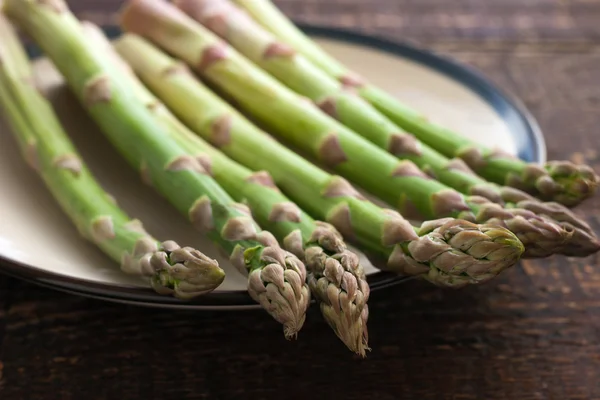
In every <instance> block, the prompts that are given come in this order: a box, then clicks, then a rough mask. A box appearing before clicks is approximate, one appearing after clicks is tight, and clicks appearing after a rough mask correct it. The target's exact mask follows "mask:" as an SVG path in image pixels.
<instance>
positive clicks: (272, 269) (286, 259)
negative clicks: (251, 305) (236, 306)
mask: <svg viewBox="0 0 600 400" xmlns="http://www.w3.org/2000/svg"><path fill="white" fill-rule="evenodd" d="M269 243H270V244H271V245H270V246H267V247H262V246H260V247H257V248H250V249H247V250H246V251H244V254H243V258H244V264H245V265H246V266H250V267H249V269H250V273H249V275H248V293H249V294H250V296H251V297H252V298H253V299H254V300H255V301H256V302H258V303H259V304H260V305H261V306H262V307H263V308H264V309H265V310H266V311H267V312H268V313H269V314H270V315H271V316H272V317H273V318H274V319H275V320H276V321H277V322H279V323H281V324H282V325H283V333H284V335H285V338H286V339H288V340H291V339H295V338H296V337H297V336H298V332H299V331H300V329H302V326H303V325H304V321H305V319H306V310H307V309H308V305H309V303H310V290H309V288H308V285H307V284H306V267H305V266H304V264H303V263H302V262H301V261H300V260H299V259H298V257H296V256H295V255H294V254H292V253H289V252H287V251H285V250H283V249H281V248H280V247H279V246H278V245H277V242H276V241H274V240H271V241H269ZM253 265H257V267H252V266H253Z"/></svg>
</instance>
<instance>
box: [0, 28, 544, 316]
mask: <svg viewBox="0 0 600 400" xmlns="http://www.w3.org/2000/svg"><path fill="white" fill-rule="evenodd" d="M294 23H295V24H296V25H297V26H298V27H299V28H300V29H301V30H303V31H304V32H305V33H307V34H309V35H312V36H317V37H322V38H326V39H332V40H338V41H342V42H346V43H351V44H357V45H361V46H365V47H369V48H374V49H376V50H379V51H384V52H387V53H390V54H392V55H393V56H395V57H400V58H405V59H409V60H411V61H414V62H418V63H420V64H422V65H423V66H424V67H427V68H431V69H433V70H435V71H437V72H439V73H443V74H445V75H446V76H448V77H449V78H450V79H452V80H454V81H457V82H458V83H460V84H461V85H462V86H465V87H466V88H468V89H469V90H471V91H472V92H474V93H475V94H477V95H479V96H480V97H481V98H482V99H483V100H484V101H485V102H486V103H488V104H489V105H490V106H491V107H492V108H493V109H494V111H496V112H497V113H498V114H499V116H500V118H501V119H502V120H503V121H505V123H507V124H508V125H509V127H510V128H511V129H510V132H511V133H513V134H514V127H513V125H514V122H513V123H510V119H509V118H510V117H507V116H506V114H505V113H507V112H508V113H511V116H512V118H515V117H516V118H517V119H518V120H519V121H520V124H521V127H520V128H519V131H521V132H525V133H526V134H527V136H528V137H529V141H530V142H531V143H532V144H533V146H534V148H533V154H532V155H531V156H530V157H528V158H529V159H530V161H533V162H539V163H542V162H545V161H546V144H545V140H544V137H543V134H542V131H541V129H540V126H539V125H538V123H537V121H536V119H535V117H534V116H533V115H532V114H531V113H530V112H529V110H528V109H527V107H526V106H525V104H524V103H523V102H522V101H521V100H520V99H519V98H518V97H517V96H515V95H513V94H510V93H508V92H506V91H505V90H503V89H501V88H500V87H498V86H497V85H496V84H495V83H493V82H492V81H491V80H490V78H488V77H486V76H484V75H483V73H482V72H479V71H478V70H476V69H475V68H473V67H471V66H469V65H466V64H462V63H460V62H458V61H455V60H454V59H452V58H450V57H449V56H446V55H440V54H437V53H435V52H434V51H433V50H431V49H428V48H424V47H421V46H419V45H415V44H413V43H409V42H407V41H402V40H395V39H394V40H391V39H387V38H382V37H379V36H377V35H374V34H370V33H364V32H361V31H358V30H349V29H344V28H338V27H330V26H325V25H319V24H311V23H306V22H300V21H294ZM102 28H103V29H104V30H105V32H106V33H107V34H108V35H109V36H116V35H119V34H120V32H121V31H120V29H119V28H118V27H117V26H114V25H107V26H103V27H102ZM27 52H28V53H29V55H30V57H32V58H36V57H37V56H39V51H38V50H37V48H36V47H35V46H34V45H32V44H29V45H28V46H27ZM499 107H501V108H500V109H499ZM0 273H3V274H5V275H7V276H11V277H13V278H17V279H20V280H23V281H26V282H29V283H33V284H36V285H38V286H42V287H46V288H50V289H54V290H57V291H61V292H66V293H70V294H75V295H79V296H82V297H87V298H94V299H99V300H103V301H109V302H117V303H124V304H130V305H137V306H148V307H155V308H175V309H184V310H248V309H258V308H260V305H259V304H257V303H256V302H254V300H252V298H251V297H250V296H249V295H248V293H247V292H246V291H242V290H239V291H231V290H228V291H218V292H212V293H209V294H207V295H204V296H200V297H199V298H197V299H194V300H192V301H184V300H179V299H176V298H174V297H170V296H162V295H159V294H157V293H155V292H154V291H153V290H152V289H151V288H149V287H148V288H144V287H139V286H134V285H115V284H108V283H103V282H98V281H93V280H87V279H81V278H74V277H72V276H69V275H66V274H62V273H60V272H49V271H47V270H44V269H41V268H39V267H37V266H34V265H29V264H26V263H23V262H19V261H14V260H10V259H8V258H7V257H6V256H4V255H2V254H0ZM413 279H414V278H412V277H406V276H399V275H396V274H392V273H390V272H385V271H381V272H378V273H375V274H372V275H369V276H368V281H369V285H370V287H371V291H376V290H381V289H384V288H388V287H391V286H396V285H398V284H400V283H403V282H407V281H410V280H413Z"/></svg>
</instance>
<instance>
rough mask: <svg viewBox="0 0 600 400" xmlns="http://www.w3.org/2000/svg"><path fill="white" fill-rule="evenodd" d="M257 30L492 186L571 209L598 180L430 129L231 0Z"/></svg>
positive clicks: (283, 26)
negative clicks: (260, 28)
mask: <svg viewBox="0 0 600 400" xmlns="http://www.w3.org/2000/svg"><path fill="white" fill-rule="evenodd" d="M234 1H235V2H236V3H237V5H239V6H240V7H242V8H243V9H245V10H246V11H247V12H248V13H249V14H250V15H252V17H253V18H254V19H255V20H256V21H258V22H259V23H260V24H261V25H263V26H264V27H265V28H267V29H268V30H269V31H271V32H272V33H273V34H275V35H276V36H277V37H278V38H279V39H280V40H282V41H283V42H284V43H287V44H288V45H289V46H291V47H293V48H294V49H296V50H297V51H299V52H300V53H302V54H303V55H304V56H305V57H306V58H308V59H309V60H311V61H312V62H313V63H314V64H315V65H317V66H318V67H320V68H321V69H322V70H323V71H324V72H326V73H327V74H329V75H330V76H332V77H334V78H336V79H338V80H339V82H341V83H342V84H343V85H345V86H348V87H352V88H355V89H356V90H357V92H358V93H359V94H360V96H361V97H362V98H364V99H365V100H367V101H368V102H370V103H371V104H373V105H374V106H375V107H376V108H377V109H379V110H380V111H381V112H383V113H384V114H386V115H387V116H388V117H389V118H391V119H392V120H393V121H394V122H396V123H397V124H398V125H400V126H401V127H403V128H404V129H406V130H407V131H408V132H411V133H412V134H414V135H415V136H416V137H418V138H419V139H421V140H422V141H423V142H424V143H426V144H428V145H429V146H431V147H432V148H434V149H436V150H438V151H439V152H441V153H442V154H444V155H446V156H447V157H450V158H453V157H459V158H461V159H463V160H464V161H465V162H466V163H467V164H468V165H469V166H470V167H471V168H472V169H473V170H475V171H476V172H477V173H478V174H479V175H481V176H483V177H485V178H486V179H488V180H490V181H493V182H496V183H498V184H502V185H506V186H512V187H515V188H517V189H521V190H524V191H526V192H528V193H530V194H533V195H535V196H537V197H539V198H541V199H543V200H552V201H555V202H559V203H562V204H564V205H567V206H575V205H577V204H579V203H580V202H582V201H583V200H585V199H587V198H589V197H591V196H592V195H593V194H594V192H595V190H596V188H597V187H598V184H599V182H600V178H599V177H598V175H597V174H596V173H595V172H594V170H593V169H592V168H591V167H589V166H587V165H576V164H574V163H571V162H568V161H550V162H548V163H546V165H544V166H539V165H537V164H534V163H527V162H525V161H523V160H520V159H518V158H516V157H514V156H512V155H511V154H507V153H505V152H503V151H500V150H497V149H489V148H486V147H484V146H482V145H480V144H477V143H475V142H473V141H471V140H469V139H468V138H466V137H464V136H462V135H460V134H458V133H456V132H453V131H451V130H449V129H446V128H444V127H441V126H439V125H436V124H433V123H431V122H429V121H428V120H427V118H426V117H424V116H423V115H422V114H421V113H419V112H417V111H415V110H413V109H411V108H410V107H408V106H406V105H404V104H402V103H401V102H400V101H399V100H398V99H396V98H395V97H393V96H391V95H390V94H388V93H387V92H385V90H383V89H380V88H378V87H376V86H375V85H373V84H370V83H368V82H367V81H366V80H365V79H364V78H363V77H360V76H359V75H358V74H356V73H354V72H352V71H351V70H350V69H348V68H347V67H346V66H344V65H342V64H341V63H340V62H339V61H337V60H336V59H334V58H333V57H332V56H330V55H329V54H327V53H326V52H325V51H324V50H323V49H322V48H321V47H320V46H318V45H317V44H316V43H315V42H314V41H312V40H311V39H310V38H309V37H307V36H306V35H305V34H304V33H303V32H301V31H300V30H299V29H298V28H297V27H296V26H295V25H294V24H293V23H292V22H291V21H290V20H289V19H288V18H287V17H286V16H285V15H284V14H283V13H282V12H281V11H280V10H279V9H278V8H277V7H276V6H275V5H274V4H273V3H272V2H271V1H270V0H234Z"/></svg>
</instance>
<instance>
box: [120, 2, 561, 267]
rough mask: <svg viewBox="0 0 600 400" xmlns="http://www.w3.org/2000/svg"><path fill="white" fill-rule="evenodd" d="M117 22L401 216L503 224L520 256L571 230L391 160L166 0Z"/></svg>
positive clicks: (135, 8)
mask: <svg viewBox="0 0 600 400" xmlns="http://www.w3.org/2000/svg"><path fill="white" fill-rule="evenodd" d="M121 25H122V26H123V28H124V29H125V30H127V31H130V32H134V33H138V34H139V35H141V36H144V37H146V38H148V39H150V40H151V41H153V42H155V43H156V44H158V45H159V46H161V47H163V48H164V49H166V50H167V51H169V52H170V53H172V54H173V55H175V56H176V57H178V58H180V59H182V60H184V61H185V62H186V63H187V64H188V65H190V66H192V68H194V69H195V70H196V71H197V72H198V73H200V74H201V75H202V77H204V78H206V79H207V80H209V81H210V82H211V83H212V84H214V85H215V86H217V87H218V88H219V89H220V90H222V91H224V92H225V93H227V94H228V95H229V96H231V97H232V98H233V99H234V100H236V102H237V103H238V104H239V105H240V106H241V107H242V108H243V109H244V110H245V111H246V112H248V113H250V114H252V115H253V116H254V117H255V118H257V119H258V120H260V121H261V122H262V123H263V124H265V125H266V126H268V127H270V128H271V129H272V130H274V131H276V132H278V133H279V134H280V135H281V136H283V137H284V138H285V139H286V140H287V141H288V142H289V143H292V144H294V145H295V146H297V147H299V148H301V149H303V150H304V151H306V152H308V153H309V154H311V155H312V156H314V157H317V158H318V159H319V160H320V161H321V162H322V163H324V164H326V165H327V166H328V167H330V168H333V169H334V170H335V171H337V172H339V173H340V174H341V175H343V176H345V177H346V178H348V179H351V180H353V181H355V182H356V183H358V184H359V185H361V186H362V187H363V188H364V189H366V190H367V191H369V192H370V193H372V194H374V195H376V196H378V197H380V198H381V199H383V200H384V201H386V202H387V203H389V204H392V205H393V206H395V207H397V208H399V209H400V210H401V211H402V212H403V213H408V214H411V211H412V210H417V211H418V212H419V213H420V214H421V215H423V216H424V217H426V218H442V217H455V218H459V219H465V220H470V221H475V222H479V223H485V222H488V221H490V222H493V223H496V224H499V225H502V226H505V227H508V229H510V230H512V231H513V232H514V233H515V234H516V235H517V237H519V239H520V240H521V241H522V242H523V243H524V244H525V248H526V253H525V255H526V256H528V257H542V256H547V255H550V254H553V253H554V252H555V251H556V249H558V248H560V247H561V246H562V245H563V244H564V243H565V241H566V240H567V239H569V238H570V237H571V236H572V231H570V230H569V231H567V230H566V229H564V228H563V227H560V226H559V225H557V224H556V223H554V222H552V221H549V220H547V219H545V218H543V217H540V216H537V215H535V214H534V213H532V212H530V211H527V210H522V209H511V210H507V209H504V208H502V207H501V206H500V205H498V204H493V203H491V202H489V201H488V200H486V199H485V198H481V197H478V196H471V197H464V196H463V195H461V194H460V193H458V192H456V191H455V190H453V189H450V188H448V187H447V186H445V185H443V184H441V183H439V182H438V181H435V180H433V179H430V177H429V176H427V175H426V174H424V173H423V172H422V171H420V170H419V169H418V167H416V166H415V165H414V164H413V163H412V162H410V161H408V160H403V161H399V160H398V159H397V158H395V157H394V156H393V155H391V154H389V153H387V152H386V151H384V150H382V149H379V148H378V147H377V146H375V145H374V144H372V143H370V142H369V141H367V140H366V139H364V138H362V137H360V136H359V135H357V134H356V133H354V132H353V131H351V130H349V129H348V128H346V127H345V126H344V125H342V124H340V123H339V122H337V121H336V120H334V119H332V118H330V117H328V116H327V115H325V114H324V113H322V112H321V111H320V110H319V109H318V108H317V107H315V106H314V105H313V104H312V102H310V101H308V100H306V99H305V98H303V97H301V96H299V95H297V94H296V93H294V92H292V91H291V90H289V89H288V88H286V87H285V86H283V85H281V84H280V83H279V82H278V81H277V80H275V79H274V78H272V77H271V76H270V75H268V74H267V73H265V72H263V71H262V70H260V69H259V68H257V67H256V66H255V65H253V64H252V63H251V62H249V61H248V60H247V59H246V58H244V57H243V56H242V55H240V54H239V53H237V52H236V51H235V50H234V49H232V48H230V47H229V46H227V45H226V44H225V43H223V42H222V41H221V40H220V39H219V38H217V37H216V36H215V35H214V34H212V33H211V32H210V31H208V30H206V29H205V28H203V27H202V26H201V25H199V24H198V23H197V22H196V21H194V20H193V19H191V18H190V17H188V16H187V15H186V14H184V13H183V12H182V11H181V10H179V9H177V8H176V7H175V6H174V5H172V4H170V3H167V2H165V1H150V0H137V1H131V2H129V3H127V4H126V5H125V7H124V9H123V10H122V14H121ZM342 233H343V232H342Z"/></svg>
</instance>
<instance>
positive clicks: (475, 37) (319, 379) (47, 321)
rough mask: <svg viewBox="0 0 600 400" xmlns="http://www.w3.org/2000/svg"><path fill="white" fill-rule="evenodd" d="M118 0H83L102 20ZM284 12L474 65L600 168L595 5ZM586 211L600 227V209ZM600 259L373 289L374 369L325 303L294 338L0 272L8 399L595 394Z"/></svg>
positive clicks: (461, 1)
mask: <svg viewBox="0 0 600 400" xmlns="http://www.w3.org/2000/svg"><path fill="white" fill-rule="evenodd" d="M119 3H120V2H119V1H117V0H77V1H76V0H72V1H71V4H72V7H73V8H74V10H75V11H77V13H78V14H79V15H80V16H82V17H84V18H87V19H90V20H93V21H95V22H100V23H104V22H108V21H110V20H111V19H112V17H111V13H112V12H114V11H115V10H116V9H117V7H118V4H119ZM277 3H278V4H279V5H281V7H282V8H283V10H284V11H285V12H286V13H288V14H289V15H292V16H293V17H295V18H297V19H298V20H302V21H307V22H313V23H321V24H331V25H335V26H341V27H346V28H354V29H357V30H361V31H365V32H369V33H373V34H377V35H381V36H384V37H387V38H391V39H396V40H410V41H413V42H415V43H418V44H421V45H425V46H428V47H430V48H433V49H434V50H436V51H438V52H440V53H444V54H449V55H451V56H452V57H455V58H456V59H458V60H460V61H463V62H465V63H468V64H471V65H473V66H475V67H477V68H479V69H480V70H481V71H483V72H484V73H485V74H486V75H487V76H489V77H490V78H491V79H492V80H494V81H495V82H496V83H497V84H499V85H501V86H502V87H504V88H506V89H507V90H509V91H511V92H512V93H514V94H516V95H518V96H519V97H520V98H521V99H523V100H524V101H525V103H526V104H527V106H528V107H529V108H530V109H531V111H532V112H533V113H534V114H535V116H536V117H537V118H538V120H539V122H540V124H541V126H542V128H543V130H544V132H545V135H546V138H547V141H548V147H549V149H548V150H549V157H550V158H568V159H573V160H577V161H587V162H589V163H591V164H592V165H594V167H595V168H596V169H597V170H599V171H600V160H599V158H598V157H599V156H598V143H599V136H598V126H599V125H600V72H599V71H600V52H599V51H598V50H599V48H600V46H599V45H600V23H599V21H600V1H598V0H528V1H522V0H453V1H447V0H419V1H417V0H369V1H366V0H335V1H334V0H327V1H323V0H280V1H278V2H277ZM4 211H6V210H4ZM578 212H579V213H580V214H582V215H585V216H587V218H588V220H589V222H590V223H592V224H593V226H594V227H595V228H596V230H597V231H600V222H599V220H598V217H597V216H598V213H599V212H600V200H598V199H595V200H592V201H589V202H587V203H586V204H584V205H583V206H581V207H580V208H578ZM598 266H599V256H593V257H589V258H586V259H567V258H564V257H552V258H550V259H546V260H541V261H526V262H523V263H521V264H520V265H519V266H518V267H516V268H514V269H513V270H512V271H510V272H509V273H507V274H505V275H504V276H503V277H501V278H500V279H498V280H496V281H495V282H493V283H491V284H488V285H486V286H484V287H480V288H470V289H466V290H462V291H458V292H454V291H452V292H449V291H445V290H440V289H436V288H433V287H431V286H429V285H427V284H425V283H419V282H415V283H410V284H406V285H403V286H399V287H395V288H390V289H388V290H384V291H381V292H376V293H374V294H373V296H372V300H371V318H370V333H371V345H372V347H373V351H372V352H371V353H370V354H369V357H368V358H367V359H366V360H357V359H355V358H353V357H352V355H351V354H349V353H348V352H347V351H346V350H345V349H344V348H343V346H342V345H341V344H340V343H338V341H337V340H336V339H335V338H334V337H333V335H332V334H331V333H330V332H329V328H327V327H326V326H325V324H324V323H323V322H321V319H320V318H319V315H318V313H317V312H316V311H315V310H312V311H311V314H310V316H309V319H308V322H307V324H306V327H305V329H304V330H303V331H302V333H301V336H300V338H299V340H298V341H296V342H291V343H290V342H286V341H285V340H284V339H283V337H282V335H281V331H280V329H279V327H278V326H277V325H276V324H274V323H273V322H272V321H271V320H270V319H269V317H267V316H266V315H265V314H263V313H262V312H226V313H209V312H202V313H200V312H177V311H166V310H155V309H146V308H137V307H129V306H123V305H116V304H110V303H105V302H102V301H96V300H89V299H84V298H79V297H74V296H71V295H66V294H61V293H57V292H54V291H52V290H47V289H43V288H39V287H36V286H33V285H30V284H26V283H23V282H20V281H17V280H13V279H9V278H6V277H0V398H1V399H84V398H93V399H120V398H123V399H138V398H139V399H171V398H173V399H184V398H185V399H188V398H189V399H271V398H278V399H281V398H288V399H301V398H305V399H306V398H313V399H321V398H323V399H326V398H344V399H371V398H372V399H382V400H386V399H457V400H458V399H478V400H483V399H485V400H487V399H514V400H530V399H531V400H533V399H536V400H537V399H553V400H567V399H573V400H575V399H581V400H587V399H600V381H599V376H600V319H599V318H600V273H599V272H598Z"/></svg>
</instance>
